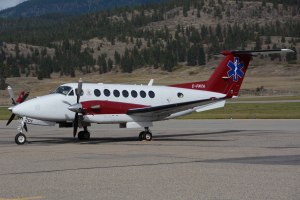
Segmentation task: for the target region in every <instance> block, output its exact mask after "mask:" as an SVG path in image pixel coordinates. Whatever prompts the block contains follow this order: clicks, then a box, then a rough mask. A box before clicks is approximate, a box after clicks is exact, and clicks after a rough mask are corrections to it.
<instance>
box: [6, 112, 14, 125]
mask: <svg viewBox="0 0 300 200" xmlns="http://www.w3.org/2000/svg"><path fill="white" fill-rule="evenodd" d="M15 116H16V115H15V114H12V115H11V116H10V118H9V120H8V121H7V123H6V126H8V125H9V124H10V123H11V121H12V120H13V119H14V118H15Z"/></svg>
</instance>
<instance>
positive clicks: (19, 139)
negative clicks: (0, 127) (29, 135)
mask: <svg viewBox="0 0 300 200" xmlns="http://www.w3.org/2000/svg"><path fill="white" fill-rule="evenodd" d="M15 142H16V143H17V144H18V145H21V144H25V143H26V136H25V135H24V134H23V133H18V134H17V135H16V137H15Z"/></svg>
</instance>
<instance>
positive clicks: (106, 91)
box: [103, 89, 110, 97]
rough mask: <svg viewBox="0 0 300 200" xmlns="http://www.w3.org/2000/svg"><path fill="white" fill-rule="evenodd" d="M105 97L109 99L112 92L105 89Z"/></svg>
mask: <svg viewBox="0 0 300 200" xmlns="http://www.w3.org/2000/svg"><path fill="white" fill-rule="evenodd" d="M103 92H104V95H105V96H107V97H109V96H110V91H109V90H108V89H105V90H104V91H103Z"/></svg>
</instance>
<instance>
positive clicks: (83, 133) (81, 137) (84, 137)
mask: <svg viewBox="0 0 300 200" xmlns="http://www.w3.org/2000/svg"><path fill="white" fill-rule="evenodd" d="M83 129H84V130H83V131H80V132H79V133H78V139H79V140H89V139H90V135H91V134H90V132H89V131H88V130H87V127H86V126H84V127H83Z"/></svg>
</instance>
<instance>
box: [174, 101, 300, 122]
mask: <svg viewBox="0 0 300 200" xmlns="http://www.w3.org/2000/svg"><path fill="white" fill-rule="evenodd" d="M230 118H232V119H300V103H245V104H226V105H225V107H224V108H220V109H216V110H211V111H206V112H201V113H192V114H191V115H187V116H184V117H181V118H180V119H230Z"/></svg>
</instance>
